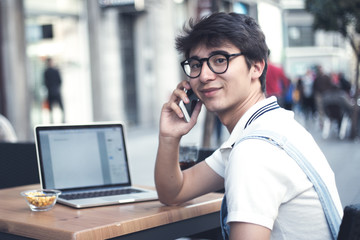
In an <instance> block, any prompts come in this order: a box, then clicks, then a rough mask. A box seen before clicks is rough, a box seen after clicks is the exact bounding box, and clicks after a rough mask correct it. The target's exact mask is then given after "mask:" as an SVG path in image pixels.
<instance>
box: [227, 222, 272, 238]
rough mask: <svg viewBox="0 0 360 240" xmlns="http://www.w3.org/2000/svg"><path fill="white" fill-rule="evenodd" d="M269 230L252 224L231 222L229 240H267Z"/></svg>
mask: <svg viewBox="0 0 360 240" xmlns="http://www.w3.org/2000/svg"><path fill="white" fill-rule="evenodd" d="M270 235H271V230H270V229H268V228H266V227H263V226H260V225H257V224H252V223H245V222H231V223H230V239H231V240H269V239H270Z"/></svg>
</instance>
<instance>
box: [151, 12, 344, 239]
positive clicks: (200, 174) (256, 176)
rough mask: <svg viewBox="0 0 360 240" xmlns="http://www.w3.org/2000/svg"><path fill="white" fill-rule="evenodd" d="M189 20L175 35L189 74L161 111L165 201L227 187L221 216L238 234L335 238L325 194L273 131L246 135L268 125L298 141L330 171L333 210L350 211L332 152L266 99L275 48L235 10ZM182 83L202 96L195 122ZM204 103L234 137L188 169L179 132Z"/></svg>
mask: <svg viewBox="0 0 360 240" xmlns="http://www.w3.org/2000/svg"><path fill="white" fill-rule="evenodd" d="M189 25H190V27H189V29H185V35H184V36H180V37H178V38H177V49H178V50H179V51H181V52H182V53H184V55H185V58H186V60H185V61H184V62H182V66H183V69H184V71H185V73H186V74H187V76H188V77H189V79H188V81H183V82H181V83H180V84H178V86H177V88H176V89H175V90H174V92H173V94H172V95H171V97H170V100H169V102H167V103H166V104H164V106H163V108H162V113H161V119H160V133H159V147H158V154H157V160H156V166H155V183H156V188H157V191H158V195H159V198H160V201H162V202H163V203H164V204H169V205H172V204H180V203H182V202H185V201H188V200H190V199H192V198H195V197H198V196H200V195H202V194H205V193H208V192H212V191H216V190H219V189H221V188H223V187H225V195H226V198H224V201H223V205H224V206H223V208H222V211H223V212H222V215H224V217H223V221H225V222H226V223H225V224H224V232H225V233H227V234H229V237H230V239H252V240H254V239H312V240H314V239H331V231H330V229H329V226H328V224H327V219H326V217H325V214H324V211H323V208H322V205H321V202H320V200H319V197H318V194H317V192H316V191H315V189H314V187H313V184H312V182H311V181H310V180H309V179H308V177H307V175H306V174H305V173H304V171H303V170H302V168H301V167H299V165H298V164H297V162H296V161H295V160H294V159H293V158H292V157H290V155H289V154H288V153H287V152H286V151H285V150H284V149H283V148H281V147H282V145H281V146H280V145H279V144H269V142H268V141H264V140H263V139H265V138H263V139H262V138H249V139H246V140H244V137H245V136H249V135H251V134H252V133H259V131H260V132H264V131H265V132H266V131H268V132H275V133H276V134H278V135H279V136H281V139H282V138H283V139H288V140H289V142H291V143H294V144H295V145H296V146H297V147H298V149H300V152H301V153H302V154H303V155H305V156H306V157H307V160H308V161H309V162H311V163H312V165H314V167H315V169H316V170H317V173H318V174H319V175H320V176H321V177H322V179H323V181H324V183H325V185H326V186H327V188H328V190H329V192H330V195H331V197H330V201H332V202H333V203H334V204H333V205H335V206H334V209H333V213H334V212H335V215H337V216H338V217H341V216H342V207H341V203H340V199H339V196H338V193H337V189H336V185H335V179H334V174H333V172H332V170H331V169H330V167H329V165H328V163H327V161H326V159H325V157H324V155H323V154H322V153H321V151H320V149H319V148H318V146H317V145H316V143H315V142H314V140H313V139H312V137H311V136H310V134H309V133H307V132H306V130H304V128H302V127H301V126H300V125H299V124H298V123H297V122H296V121H295V120H294V116H293V113H292V112H290V111H286V110H284V109H282V108H280V107H279V106H278V104H277V102H276V98H275V97H270V98H268V99H266V98H265V94H264V92H265V76H266V61H267V55H268V48H267V45H266V43H265V36H264V34H263V33H262V31H261V29H260V27H259V26H258V24H257V23H256V22H255V21H254V20H253V19H252V18H250V17H248V16H246V15H239V14H234V13H230V14H226V13H215V14H213V15H211V16H209V17H207V18H205V19H202V20H201V21H200V22H198V23H196V24H194V23H193V22H192V21H190V24H189ZM184 88H185V89H190V88H191V89H192V90H193V91H194V92H195V93H196V95H197V96H198V97H199V99H200V102H199V103H198V104H197V105H196V107H195V110H194V113H193V115H192V117H191V120H190V122H189V123H187V122H185V121H184V119H183V114H182V112H181V110H180V108H179V106H178V104H179V101H180V100H183V101H184V102H185V103H187V102H188V99H187V97H186V93H185V92H184ZM202 104H204V105H205V107H206V108H207V110H208V111H212V112H215V113H216V114H217V116H218V117H219V119H220V120H221V122H222V123H223V124H224V125H225V126H226V128H227V130H228V131H229V133H230V137H229V139H228V140H227V141H226V142H225V143H223V144H222V145H221V147H220V149H218V150H216V151H215V152H214V153H213V155H212V156H210V157H209V158H207V159H206V160H205V161H203V162H201V163H199V164H197V165H195V166H194V167H192V168H189V169H187V170H185V171H183V172H182V171H181V170H180V168H179V163H178V157H179V156H178V155H179V144H180V140H181V137H182V136H183V135H185V134H187V133H188V132H189V131H190V130H191V129H192V128H193V127H194V125H195V124H196V120H197V117H198V115H199V112H200V109H201V105H202ZM267 139H268V138H267ZM226 206H227V207H226ZM226 209H227V210H226ZM335 225H336V226H335V228H336V229H338V227H339V226H338V223H337V224H335ZM225 235H226V234H225ZM226 238H227V237H226Z"/></svg>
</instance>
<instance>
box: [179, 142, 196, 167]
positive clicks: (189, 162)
mask: <svg viewBox="0 0 360 240" xmlns="http://www.w3.org/2000/svg"><path fill="white" fill-rule="evenodd" d="M198 154H199V149H198V147H197V146H196V145H195V144H194V145H181V146H180V149H179V164H180V168H181V170H185V169H188V168H190V167H192V166H194V165H195V164H196V161H197V159H198Z"/></svg>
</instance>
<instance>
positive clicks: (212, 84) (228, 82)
mask: <svg viewBox="0 0 360 240" xmlns="http://www.w3.org/2000/svg"><path fill="white" fill-rule="evenodd" d="M218 51H222V52H224V53H227V54H234V53H240V52H241V50H240V49H238V48H237V47H235V46H234V45H233V44H230V43H228V44H224V45H223V46H221V47H216V48H207V47H206V46H205V45H199V46H198V47H196V48H194V49H192V50H191V51H190V55H189V56H190V57H198V58H208V57H209V56H210V55H212V54H213V53H214V52H218ZM252 69H253V67H251V69H250V70H249V69H248V66H247V65H246V62H245V57H244V56H243V55H241V56H236V57H231V58H230V59H229V67H228V69H227V71H226V72H225V73H222V74H216V73H214V72H212V71H211V70H210V68H209V66H208V65H207V62H206V61H205V62H204V63H203V65H202V69H201V74H200V76H199V77H197V78H191V79H190V85H191V87H192V89H193V91H194V92H195V93H196V95H197V96H198V97H199V98H200V99H201V101H202V102H203V103H204V104H205V106H206V108H207V109H208V110H209V111H211V112H216V113H218V114H222V113H225V112H229V111H230V112H231V111H232V110H235V109H236V108H241V106H242V105H243V103H244V102H245V101H246V99H247V98H248V97H249V95H250V94H251V91H253V89H254V88H253V87H252V79H253V76H252V72H253V71H252ZM257 82H259V81H258V80H257ZM259 85H260V83H259Z"/></svg>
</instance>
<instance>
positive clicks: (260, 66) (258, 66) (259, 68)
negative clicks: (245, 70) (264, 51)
mask: <svg viewBox="0 0 360 240" xmlns="http://www.w3.org/2000/svg"><path fill="white" fill-rule="evenodd" d="M264 68H265V60H262V61H259V62H255V63H254V64H253V66H252V78H253V79H258V78H260V76H261V74H262V73H263V71H264Z"/></svg>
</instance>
